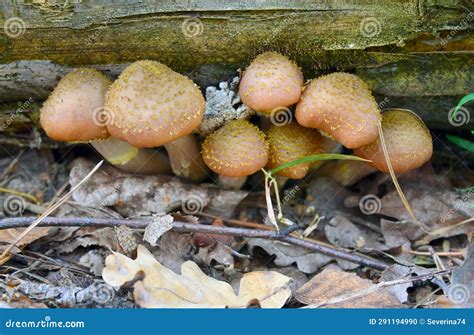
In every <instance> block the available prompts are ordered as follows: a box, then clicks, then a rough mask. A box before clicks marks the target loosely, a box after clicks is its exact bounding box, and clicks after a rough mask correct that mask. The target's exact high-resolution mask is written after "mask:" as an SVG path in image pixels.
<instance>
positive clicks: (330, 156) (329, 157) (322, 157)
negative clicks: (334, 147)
mask: <svg viewBox="0 0 474 335" xmlns="http://www.w3.org/2000/svg"><path fill="white" fill-rule="evenodd" d="M332 159H346V160H353V161H362V162H370V161H369V160H367V159H363V158H360V157H357V156H352V155H342V154H319V155H310V156H305V157H303V158H299V159H296V160H294V161H291V162H288V163H285V164H282V165H280V166H277V167H276V168H274V169H271V170H270V173H271V174H275V173H277V172H280V171H281V170H284V169H287V168H290V167H293V166H296V165H300V164H304V163H312V162H319V161H328V160H332Z"/></svg>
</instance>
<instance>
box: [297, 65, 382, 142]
mask: <svg viewBox="0 0 474 335" xmlns="http://www.w3.org/2000/svg"><path fill="white" fill-rule="evenodd" d="M295 116H296V120H297V121H298V123H299V124H300V125H302V126H304V127H310V128H317V129H320V130H322V131H323V132H325V133H326V134H329V135H330V136H332V137H334V138H335V139H336V140H337V141H339V142H340V143H342V144H343V145H344V146H345V147H347V148H350V149H353V148H358V147H361V146H363V145H367V144H370V143H372V142H374V141H375V140H376V139H377V136H378V132H377V124H378V122H379V120H380V110H379V108H378V106H377V102H376V101H375V99H374V97H373V96H372V93H371V92H370V90H369V88H368V86H367V85H366V84H365V83H364V81H362V79H360V78H359V77H357V76H355V75H353V74H349V73H332V74H329V75H327V76H322V77H319V78H317V79H314V80H312V81H311V83H310V84H309V85H308V87H306V89H305V90H304V92H303V95H302V96H301V100H300V101H299V102H298V104H297V106H296V113H295Z"/></svg>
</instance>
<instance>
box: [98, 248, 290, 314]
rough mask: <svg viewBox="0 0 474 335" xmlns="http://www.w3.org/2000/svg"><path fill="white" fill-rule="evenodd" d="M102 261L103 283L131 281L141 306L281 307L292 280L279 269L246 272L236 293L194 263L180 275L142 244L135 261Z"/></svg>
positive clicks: (119, 257)
mask: <svg viewBox="0 0 474 335" xmlns="http://www.w3.org/2000/svg"><path fill="white" fill-rule="evenodd" d="M105 264H106V267H105V269H104V271H103V273H102V277H103V278H104V280H105V282H106V283H107V284H109V285H111V286H115V287H118V286H124V285H126V284H130V283H133V287H134V291H133V296H134V298H135V302H136V303H137V304H138V305H139V306H141V307H147V308H224V307H247V306H248V305H250V304H252V305H253V304H255V303H256V302H257V303H258V304H259V305H260V306H261V307H263V308H280V307H282V306H283V305H284V304H285V302H286V301H287V299H288V298H289V297H290V295H291V290H290V288H289V282H290V280H291V279H290V278H289V277H287V276H284V275H282V274H280V273H278V272H273V271H256V272H250V273H246V274H245V275H244V276H243V277H242V280H241V282H240V289H239V294H238V295H236V294H235V293H234V291H233V289H232V287H231V286H230V285H229V284H228V283H226V282H223V281H219V280H216V279H214V278H212V277H208V276H206V275H205V274H204V273H203V272H202V271H201V269H200V268H199V267H198V266H197V264H196V263H194V262H191V261H188V262H185V263H183V265H182V266H181V274H180V275H179V274H176V273H175V272H173V271H171V270H170V269H168V268H166V267H164V266H163V265H161V264H160V263H158V261H157V260H156V259H155V258H154V257H153V255H152V254H151V253H150V252H149V251H148V250H147V249H146V248H145V247H143V246H139V247H138V250H137V258H136V259H135V260H133V259H130V258H128V257H126V256H124V255H122V254H119V253H114V254H113V255H110V256H108V257H107V259H106V260H105Z"/></svg>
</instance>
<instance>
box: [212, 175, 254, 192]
mask: <svg viewBox="0 0 474 335" xmlns="http://www.w3.org/2000/svg"><path fill="white" fill-rule="evenodd" d="M246 181H247V177H246V176H244V177H226V176H223V175H219V177H218V178H217V185H218V186H219V187H222V188H227V189H233V190H239V189H241V188H242V186H244V184H245V182H246Z"/></svg>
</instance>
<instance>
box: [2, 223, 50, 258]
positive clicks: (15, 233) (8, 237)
mask: <svg viewBox="0 0 474 335" xmlns="http://www.w3.org/2000/svg"><path fill="white" fill-rule="evenodd" d="M25 229H26V228H11V229H3V230H0V253H2V251H3V250H4V248H6V247H8V245H10V244H11V243H13V242H14V241H16V239H17V238H18V237H19V236H20V235H21V234H22V233H23V231H24V230H25ZM49 230H50V228H49V227H39V228H34V229H33V230H32V231H31V232H30V233H29V234H28V235H26V236H25V237H24V238H22V239H21V240H20V241H19V242H18V243H17V245H16V246H17V247H18V248H22V247H24V246H27V245H28V244H30V243H32V242H34V241H36V240H38V239H40V238H42V237H44V236H46V235H47V234H48V232H49ZM14 251H15V249H14Z"/></svg>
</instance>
